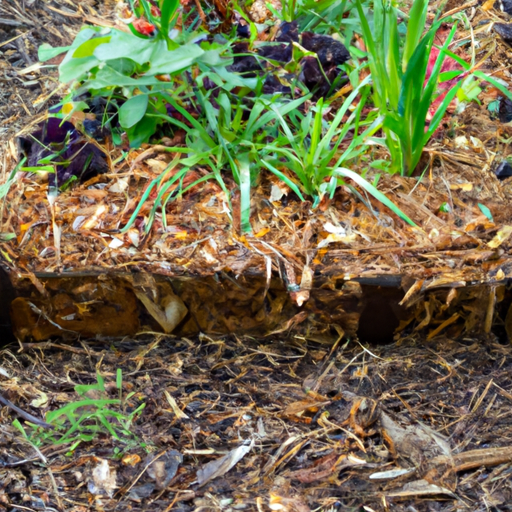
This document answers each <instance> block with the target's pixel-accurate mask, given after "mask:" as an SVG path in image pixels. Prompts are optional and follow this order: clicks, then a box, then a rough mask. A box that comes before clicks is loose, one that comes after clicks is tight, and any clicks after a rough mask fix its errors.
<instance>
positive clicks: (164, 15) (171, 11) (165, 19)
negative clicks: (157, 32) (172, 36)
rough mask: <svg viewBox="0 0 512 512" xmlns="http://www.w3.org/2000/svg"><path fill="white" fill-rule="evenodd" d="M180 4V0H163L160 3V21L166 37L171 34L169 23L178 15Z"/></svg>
mask: <svg viewBox="0 0 512 512" xmlns="http://www.w3.org/2000/svg"><path fill="white" fill-rule="evenodd" d="M179 5H180V0H162V2H161V3H160V11H161V16H160V23H161V27H162V33H163V34H164V37H168V36H169V25H170V23H171V21H172V19H173V18H174V17H175V16H176V11H177V9H178V6H179Z"/></svg>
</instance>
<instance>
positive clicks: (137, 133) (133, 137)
mask: <svg viewBox="0 0 512 512" xmlns="http://www.w3.org/2000/svg"><path fill="white" fill-rule="evenodd" d="M157 124H158V119H156V118H154V117H150V116H147V115H146V116H144V117H143V118H142V119H141V120H140V121H139V122H138V123H137V124H136V125H134V126H132V127H131V128H128V129H127V130H126V134H127V135H128V139H129V140H130V147H131V148H138V147H140V146H141V144H143V143H144V142H148V141H149V139H150V137H151V136H152V135H153V134H154V133H155V131H156V127H157Z"/></svg>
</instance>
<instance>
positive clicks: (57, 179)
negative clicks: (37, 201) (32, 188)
mask: <svg viewBox="0 0 512 512" xmlns="http://www.w3.org/2000/svg"><path fill="white" fill-rule="evenodd" d="M19 145H20V149H21V151H22V152H23V153H24V154H25V156H26V157H27V161H26V163H25V166H26V167H37V166H40V165H42V164H41V160H42V159H47V158H48V157H50V156H51V155H54V158H53V159H52V160H51V163H52V164H55V170H56V173H55V174H50V177H49V181H50V185H53V186H57V187H61V186H62V185H64V184H65V183H66V182H67V181H68V180H69V179H70V178H72V177H73V176H74V177H76V178H77V179H78V180H79V181H86V180H88V179H90V178H92V177H94V176H96V175H98V174H102V173H105V172H107V171H108V163H107V157H106V155H105V153H104V152H103V151H102V150H101V149H100V148H99V147H97V146H96V145H95V144H92V143H90V142H88V140H87V138H86V137H85V136H84V135H82V134H81V133H80V132H79V131H78V130H77V129H76V128H75V127H74V126H73V124H72V123H70V122H69V121H62V120H61V119H58V118H56V117H50V118H48V119H47V120H46V121H44V122H43V123H41V124H40V125H39V127H38V129H37V130H36V131H34V132H33V133H32V134H31V136H30V137H20V139H19Z"/></svg>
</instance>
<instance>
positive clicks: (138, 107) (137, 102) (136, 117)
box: [119, 94, 149, 128]
mask: <svg viewBox="0 0 512 512" xmlns="http://www.w3.org/2000/svg"><path fill="white" fill-rule="evenodd" d="M148 103H149V96H148V95H147V94H138V95H137V96H133V97H132V98H130V99H129V100H128V101H126V102H125V103H123V104H122V105H121V108H120V109H119V124H120V125H121V126H122V127H123V128H131V127H132V126H134V125H135V124H137V123H138V122H139V121H140V120H141V119H142V118H143V117H144V115H145V114H146V110H147V108H148Z"/></svg>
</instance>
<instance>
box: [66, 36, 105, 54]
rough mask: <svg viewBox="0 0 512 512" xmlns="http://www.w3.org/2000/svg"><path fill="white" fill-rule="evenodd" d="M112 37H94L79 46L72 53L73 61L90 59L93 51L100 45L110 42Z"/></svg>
mask: <svg viewBox="0 0 512 512" xmlns="http://www.w3.org/2000/svg"><path fill="white" fill-rule="evenodd" d="M111 37H112V36H104V37H94V38H92V39H89V41H86V42H85V43H83V44H81V45H80V46H79V47H78V48H77V49H76V50H75V51H74V52H73V59H81V58H83V57H92V55H93V54H94V50H96V48H98V46H100V45H102V44H106V43H108V42H109V41H110V39H111Z"/></svg>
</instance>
